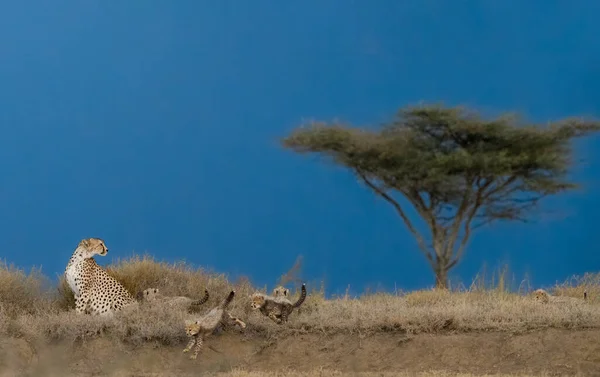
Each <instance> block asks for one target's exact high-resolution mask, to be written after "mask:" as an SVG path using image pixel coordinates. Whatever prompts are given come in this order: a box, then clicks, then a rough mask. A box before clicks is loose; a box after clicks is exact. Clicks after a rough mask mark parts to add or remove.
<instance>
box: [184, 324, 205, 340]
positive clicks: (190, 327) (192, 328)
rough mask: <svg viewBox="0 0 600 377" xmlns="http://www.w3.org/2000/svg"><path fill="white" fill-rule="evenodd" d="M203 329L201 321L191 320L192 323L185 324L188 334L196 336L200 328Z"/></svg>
mask: <svg viewBox="0 0 600 377" xmlns="http://www.w3.org/2000/svg"><path fill="white" fill-rule="evenodd" d="M201 329H202V327H201V326H200V322H199V321H194V322H190V323H186V325H185V334H186V335H187V336H190V337H191V336H194V335H197V334H198V333H199V332H200V330H201Z"/></svg>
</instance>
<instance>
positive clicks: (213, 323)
mask: <svg viewBox="0 0 600 377" xmlns="http://www.w3.org/2000/svg"><path fill="white" fill-rule="evenodd" d="M234 295H235V291H231V292H230V293H229V295H228V296H227V297H226V298H225V300H223V302H221V303H220V304H219V306H217V307H216V308H213V309H211V310H210V311H209V312H208V313H206V314H205V315H204V316H202V317H201V318H200V319H198V320H196V321H194V322H191V323H187V324H186V325H185V333H186V335H187V336H188V337H190V338H191V339H190V341H189V343H188V345H187V346H186V347H185V349H184V350H183V352H189V351H190V350H191V349H192V347H194V345H195V347H194V353H193V354H192V355H191V356H190V359H192V360H194V359H196V358H197V357H198V353H200V351H201V350H202V345H203V344H204V339H205V338H206V337H207V336H209V335H210V334H212V333H213V331H214V330H215V329H216V328H217V326H219V324H223V325H225V326H227V325H236V324H237V325H239V326H240V327H241V328H243V329H244V328H246V324H245V323H244V322H242V320H240V319H239V318H235V317H233V316H232V315H231V314H230V313H229V312H227V310H226V309H227V307H228V306H229V304H230V303H231V301H232V300H233V296H234Z"/></svg>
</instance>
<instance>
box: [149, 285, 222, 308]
mask: <svg viewBox="0 0 600 377" xmlns="http://www.w3.org/2000/svg"><path fill="white" fill-rule="evenodd" d="M209 297H210V296H209V294H208V290H207V289H205V290H204V297H202V298H201V299H199V300H194V299H191V298H189V297H185V296H165V295H163V294H162V293H160V291H159V290H158V288H148V289H144V291H142V292H139V293H138V294H137V299H138V300H140V301H142V302H148V303H155V302H161V303H164V304H166V305H168V306H169V307H171V308H178V309H189V308H190V307H191V306H199V305H202V304H204V303H205V302H206V301H208V299H209Z"/></svg>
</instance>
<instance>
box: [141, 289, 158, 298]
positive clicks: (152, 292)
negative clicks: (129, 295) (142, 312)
mask: <svg viewBox="0 0 600 377" xmlns="http://www.w3.org/2000/svg"><path fill="white" fill-rule="evenodd" d="M158 294H159V291H158V288H147V289H144V290H143V291H142V292H138V294H137V299H138V300H140V301H141V300H144V301H153V300H154V299H156V296H158Z"/></svg>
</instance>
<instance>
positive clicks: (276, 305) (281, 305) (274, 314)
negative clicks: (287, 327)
mask: <svg viewBox="0 0 600 377" xmlns="http://www.w3.org/2000/svg"><path fill="white" fill-rule="evenodd" d="M305 299H306V285H305V284H302V290H301V293H300V297H299V298H298V300H297V301H296V302H295V303H293V304H292V302H291V301H290V300H288V299H287V298H286V297H281V296H280V297H273V296H268V295H265V294H263V293H254V294H253V295H251V296H250V300H251V302H250V307H251V308H252V309H253V310H259V311H260V312H261V313H262V314H263V315H264V316H267V317H269V318H270V319H271V320H272V321H273V322H275V323H277V324H282V323H285V322H287V321H288V317H289V315H290V314H292V312H293V311H294V309H295V308H298V307H300V305H302V303H303V302H304V300H305Z"/></svg>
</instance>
